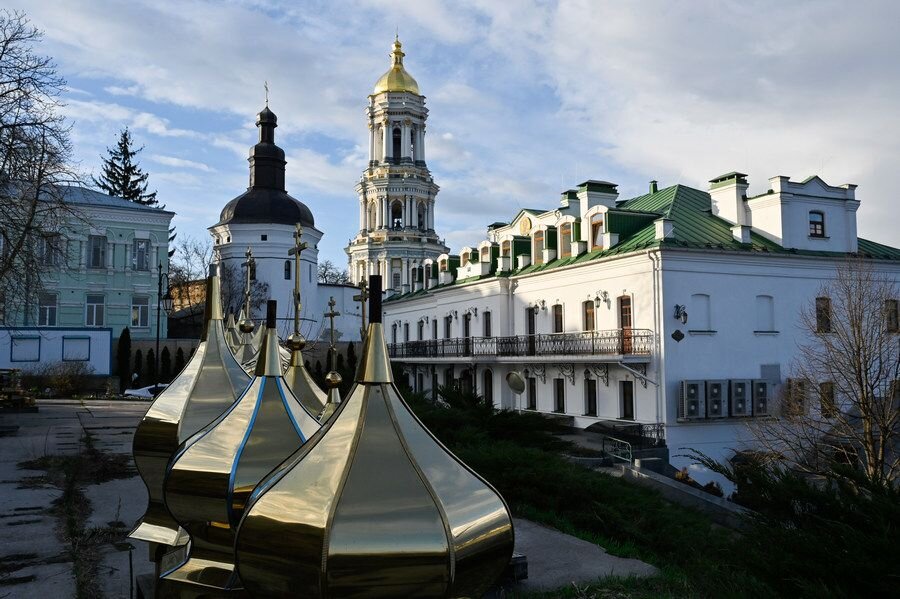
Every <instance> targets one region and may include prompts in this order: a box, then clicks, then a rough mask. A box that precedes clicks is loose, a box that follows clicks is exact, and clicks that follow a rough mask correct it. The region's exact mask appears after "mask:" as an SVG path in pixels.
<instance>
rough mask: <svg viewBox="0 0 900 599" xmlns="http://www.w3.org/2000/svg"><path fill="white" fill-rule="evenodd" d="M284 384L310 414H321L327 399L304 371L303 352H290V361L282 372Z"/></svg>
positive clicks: (297, 350) (296, 350)
mask: <svg viewBox="0 0 900 599" xmlns="http://www.w3.org/2000/svg"><path fill="white" fill-rule="evenodd" d="M284 382H285V383H286V384H287V386H288V387H290V388H291V391H293V392H294V395H295V396H296V397H297V399H299V400H300V403H301V404H303V407H304V408H306V409H307V410H309V413H310V414H321V413H322V410H323V409H324V408H325V402H326V400H327V399H328V398H327V396H326V395H325V392H324V391H322V390H321V389H320V388H319V386H318V385H317V384H316V383H315V381H313V380H312V377H311V376H310V375H309V372H308V371H307V370H306V366H305V365H304V364H303V352H302V351H300V350H299V349H295V350H294V351H292V352H291V361H290V363H289V364H288V367H287V370H285V371H284Z"/></svg>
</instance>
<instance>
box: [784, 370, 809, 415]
mask: <svg viewBox="0 0 900 599" xmlns="http://www.w3.org/2000/svg"><path fill="white" fill-rule="evenodd" d="M806 392H807V389H806V381H804V380H803V379H787V381H786V382H785V389H784V406H783V410H782V411H783V412H784V414H793V415H800V414H806Z"/></svg>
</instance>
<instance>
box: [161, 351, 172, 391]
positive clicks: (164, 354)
mask: <svg viewBox="0 0 900 599" xmlns="http://www.w3.org/2000/svg"><path fill="white" fill-rule="evenodd" d="M159 376H160V380H161V381H162V382H163V383H168V382H169V381H171V380H172V354H171V353H170V352H169V346H168V345H165V346H163V348H162V351H161V352H159Z"/></svg>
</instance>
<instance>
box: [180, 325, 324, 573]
mask: <svg viewBox="0 0 900 599" xmlns="http://www.w3.org/2000/svg"><path fill="white" fill-rule="evenodd" d="M277 344H278V338H277V336H276V334H275V330H274V329H268V333H267V338H266V344H265V346H264V349H263V352H262V356H261V358H260V362H259V364H257V373H258V375H257V376H256V377H254V379H253V380H252V381H251V383H250V386H249V387H248V388H247V390H246V391H245V392H244V393H243V394H242V395H241V397H240V398H239V399H238V400H237V401H236V402H235V403H234V404H233V405H232V407H231V408H230V409H229V410H228V411H227V412H225V413H224V414H222V415H221V416H220V417H219V418H217V419H216V420H215V421H214V422H212V423H210V424H209V425H208V426H206V427H205V428H203V429H202V430H201V431H199V432H198V433H197V434H196V435H194V436H193V437H192V438H191V439H188V440H187V441H186V442H185V443H184V444H183V445H182V446H181V448H180V449H179V452H178V454H177V455H176V456H175V458H174V459H173V461H172V463H171V466H170V469H169V473H168V475H167V477H166V480H165V501H166V506H167V507H168V509H169V512H171V514H172V515H173V516H174V517H175V519H176V520H177V521H178V523H179V524H181V526H182V527H183V528H184V529H185V530H186V531H187V532H188V533H189V534H190V537H191V546H190V551H189V555H188V559H187V561H185V562H184V563H183V564H181V565H179V567H177V568H176V569H174V570H172V571H169V572H166V573H165V574H164V576H163V578H164V579H165V581H164V582H163V587H164V588H166V587H171V586H172V585H182V586H185V585H186V586H189V587H191V586H195V587H207V586H208V587H212V588H218V589H237V588H240V582H239V580H238V579H237V577H236V575H235V573H234V557H233V545H234V535H235V529H236V527H237V524H238V521H239V520H240V518H241V516H242V514H243V511H244V507H245V505H246V503H247V500H248V499H249V497H250V494H251V493H252V492H253V489H254V488H255V487H256V486H257V484H258V483H259V482H260V480H262V479H263V477H264V476H266V474H268V473H269V472H270V471H271V470H272V469H273V468H275V467H276V466H277V465H278V464H279V463H280V462H282V461H283V460H284V459H285V458H286V457H287V456H289V455H290V454H291V453H293V452H295V451H296V450H297V449H299V448H300V447H301V446H302V445H303V443H304V442H305V441H306V440H307V439H309V438H310V437H311V436H313V435H314V434H315V433H316V432H317V431H318V430H319V424H318V422H317V421H316V419H315V418H314V417H313V416H312V415H311V414H310V413H309V412H307V411H306V410H305V409H304V408H303V406H301V405H300V403H299V402H298V401H297V399H296V398H295V397H294V395H293V394H292V393H291V391H290V389H289V388H288V387H287V385H285V383H284V380H283V379H282V377H281V371H280V366H279V365H278V360H277V355H278V352H277V347H278V345H277ZM269 356H273V358H274V359H272V360H270V359H269Z"/></svg>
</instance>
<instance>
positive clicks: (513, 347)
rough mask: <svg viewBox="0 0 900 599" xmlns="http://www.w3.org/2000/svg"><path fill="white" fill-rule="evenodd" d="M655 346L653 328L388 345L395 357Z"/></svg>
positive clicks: (620, 351)
mask: <svg viewBox="0 0 900 599" xmlns="http://www.w3.org/2000/svg"><path fill="white" fill-rule="evenodd" d="M652 348H653V331H651V330H649V329H612V330H608V331H584V332H579V333H544V334H539V335H512V336H507V337H454V338H451V339H432V340H428V341H406V342H403V343H390V344H388V351H389V352H390V356H391V357H392V358H458V357H467V356H600V355H638V356H645V355H649V354H650V352H651V350H652Z"/></svg>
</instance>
